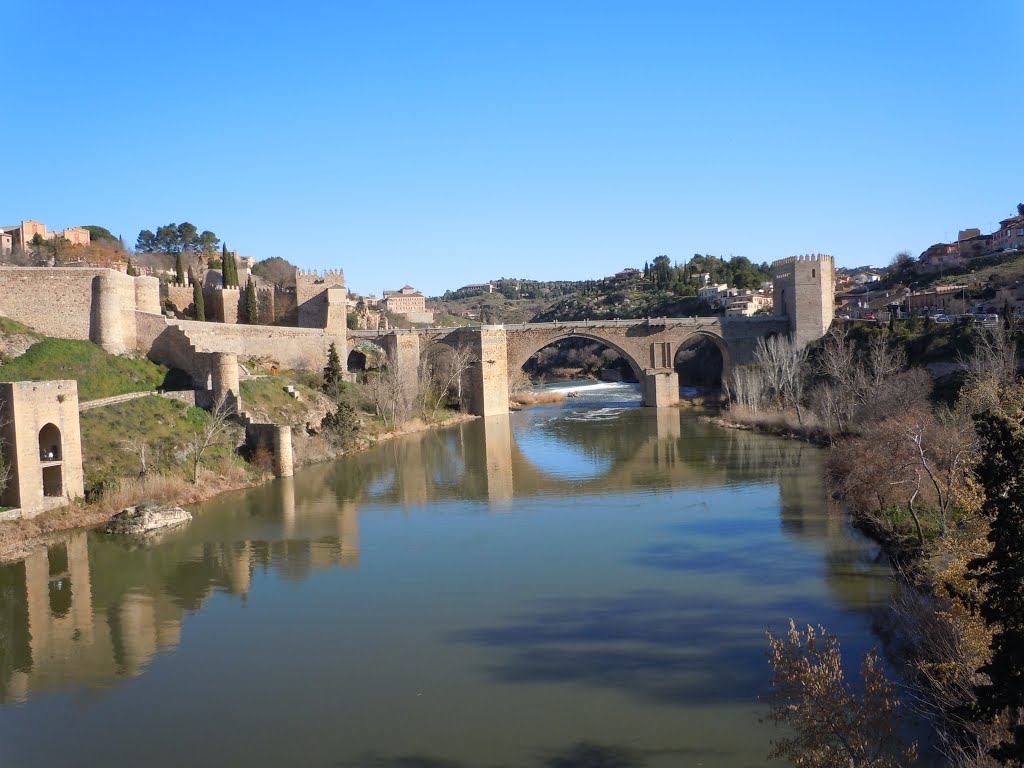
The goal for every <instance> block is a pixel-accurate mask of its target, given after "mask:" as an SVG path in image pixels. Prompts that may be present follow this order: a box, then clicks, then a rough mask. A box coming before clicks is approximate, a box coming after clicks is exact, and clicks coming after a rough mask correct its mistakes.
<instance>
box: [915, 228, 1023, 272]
mask: <svg viewBox="0 0 1024 768" xmlns="http://www.w3.org/2000/svg"><path fill="white" fill-rule="evenodd" d="M1018 250H1024V215H1017V216H1011V217H1010V218H1008V219H1003V220H1002V221H1000V222H999V229H997V230H996V231H995V232H993V233H992V234H983V233H982V231H981V230H980V229H978V228H977V227H970V228H968V229H962V230H960V231H959V232H958V233H957V238H956V241H955V242H952V243H935V244H934V245H930V246H928V247H927V248H926V249H925V250H924V251H923V252H922V253H921V255H920V256H919V257H918V263H919V264H920V265H921V266H922V267H923V268H924V269H929V270H938V269H943V268H948V267H958V266H963V265H964V264H965V263H967V262H968V261H970V260H971V259H975V258H978V257H979V256H987V255H989V254H993V253H1001V252H1003V251H1018Z"/></svg>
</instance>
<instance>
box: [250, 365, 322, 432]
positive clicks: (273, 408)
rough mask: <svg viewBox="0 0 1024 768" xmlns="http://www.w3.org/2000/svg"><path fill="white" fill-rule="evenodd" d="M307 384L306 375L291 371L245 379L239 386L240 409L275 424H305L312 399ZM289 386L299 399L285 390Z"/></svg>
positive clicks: (313, 390) (312, 396) (310, 388)
mask: <svg viewBox="0 0 1024 768" xmlns="http://www.w3.org/2000/svg"><path fill="white" fill-rule="evenodd" d="M317 378H319V377H317ZM311 383H312V382H311V381H310V377H309V376H302V375H293V372H291V371H284V372H282V373H281V375H279V376H270V377H267V378H262V379H248V380H246V381H243V382H242V383H241V390H242V407H243V408H244V409H245V410H246V411H247V412H248V413H252V414H259V415H261V416H266V418H267V419H269V420H270V421H272V422H274V423H275V424H291V425H292V426H301V425H303V424H305V423H306V417H307V408H308V406H309V403H310V401H311V400H312V399H313V398H315V397H316V389H315V388H313V387H311V386H310V384H311ZM289 384H290V385H292V386H294V387H295V389H296V391H297V392H298V393H299V394H300V396H301V398H302V399H301V400H296V399H295V398H293V397H292V396H291V395H289V394H288V393H287V392H286V391H285V387H287V386H288V385H289Z"/></svg>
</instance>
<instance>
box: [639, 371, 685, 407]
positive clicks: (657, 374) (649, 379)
mask: <svg viewBox="0 0 1024 768" xmlns="http://www.w3.org/2000/svg"><path fill="white" fill-rule="evenodd" d="M678 402H679V377H678V376H677V375H676V372H675V369H673V368H644V370H643V380H642V381H641V382H640V405H646V406H648V407H650V408H667V407H669V406H672V405H675V404H676V403H678Z"/></svg>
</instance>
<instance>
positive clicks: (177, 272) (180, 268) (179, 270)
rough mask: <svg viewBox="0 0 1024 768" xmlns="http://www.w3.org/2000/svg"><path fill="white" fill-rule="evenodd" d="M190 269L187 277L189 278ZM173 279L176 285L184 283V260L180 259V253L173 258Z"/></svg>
mask: <svg viewBox="0 0 1024 768" xmlns="http://www.w3.org/2000/svg"><path fill="white" fill-rule="evenodd" d="M191 276H192V275H191V270H190V271H189V277H190V278H191ZM174 279H175V281H176V282H177V283H178V285H184V284H185V262H184V261H182V258H181V253H180V252H179V253H178V255H177V256H176V257H175V258H174Z"/></svg>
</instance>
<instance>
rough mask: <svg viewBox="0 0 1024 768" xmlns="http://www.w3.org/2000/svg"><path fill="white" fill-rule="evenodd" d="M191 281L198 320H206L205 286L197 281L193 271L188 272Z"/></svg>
mask: <svg viewBox="0 0 1024 768" xmlns="http://www.w3.org/2000/svg"><path fill="white" fill-rule="evenodd" d="M188 277H189V280H191V281H192V303H193V304H194V305H195V308H196V320H201V321H202V320H206V306H205V305H204V304H203V286H202V285H200V284H199V281H198V280H196V276H195V274H193V272H192V270H191V269H190V270H189V271H188Z"/></svg>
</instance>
